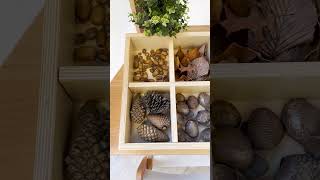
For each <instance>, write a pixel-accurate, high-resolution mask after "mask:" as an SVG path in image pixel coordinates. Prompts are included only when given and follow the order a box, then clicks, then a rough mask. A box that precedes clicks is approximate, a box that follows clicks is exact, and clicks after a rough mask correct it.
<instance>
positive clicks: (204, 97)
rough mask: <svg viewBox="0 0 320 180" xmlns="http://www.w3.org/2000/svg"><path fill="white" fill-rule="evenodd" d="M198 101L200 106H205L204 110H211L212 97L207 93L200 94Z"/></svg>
mask: <svg viewBox="0 0 320 180" xmlns="http://www.w3.org/2000/svg"><path fill="white" fill-rule="evenodd" d="M198 101H199V104H200V105H201V106H203V107H204V108H206V109H209V108H210V95H209V94H207V93H205V92H202V93H200V94H199V96H198Z"/></svg>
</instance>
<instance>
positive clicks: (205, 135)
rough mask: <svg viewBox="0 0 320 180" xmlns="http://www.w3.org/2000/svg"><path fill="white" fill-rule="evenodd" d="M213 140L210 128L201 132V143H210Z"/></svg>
mask: <svg viewBox="0 0 320 180" xmlns="http://www.w3.org/2000/svg"><path fill="white" fill-rule="evenodd" d="M210 139H211V130H210V128H206V129H204V130H202V131H201V133H200V136H199V141H200V142H210Z"/></svg>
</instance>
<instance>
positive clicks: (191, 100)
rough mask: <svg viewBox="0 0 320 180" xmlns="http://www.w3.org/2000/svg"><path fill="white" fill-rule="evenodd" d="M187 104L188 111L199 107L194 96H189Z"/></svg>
mask: <svg viewBox="0 0 320 180" xmlns="http://www.w3.org/2000/svg"><path fill="white" fill-rule="evenodd" d="M187 104H188V106H189V108H190V109H195V108H197V107H198V105H199V102H198V98H196V97H195V96H189V97H188V100H187Z"/></svg>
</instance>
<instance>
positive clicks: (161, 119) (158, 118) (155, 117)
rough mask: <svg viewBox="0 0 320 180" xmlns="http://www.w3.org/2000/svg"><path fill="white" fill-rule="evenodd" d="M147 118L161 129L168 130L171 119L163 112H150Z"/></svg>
mask: <svg viewBox="0 0 320 180" xmlns="http://www.w3.org/2000/svg"><path fill="white" fill-rule="evenodd" d="M147 119H148V120H149V121H150V122H151V124H152V125H154V126H155V127H156V128H158V129H160V130H166V129H168V128H169V127H170V123H171V122H170V119H169V118H168V116H166V115H162V114H149V115H148V116H147Z"/></svg>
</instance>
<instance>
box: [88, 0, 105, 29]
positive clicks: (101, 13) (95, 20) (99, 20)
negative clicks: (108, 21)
mask: <svg viewBox="0 0 320 180" xmlns="http://www.w3.org/2000/svg"><path fill="white" fill-rule="evenodd" d="M105 18H106V8H105V6H103V5H98V6H95V7H93V9H92V13H91V16H90V21H91V23H92V24H94V25H97V26H100V25H103V23H104V20H105Z"/></svg>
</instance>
